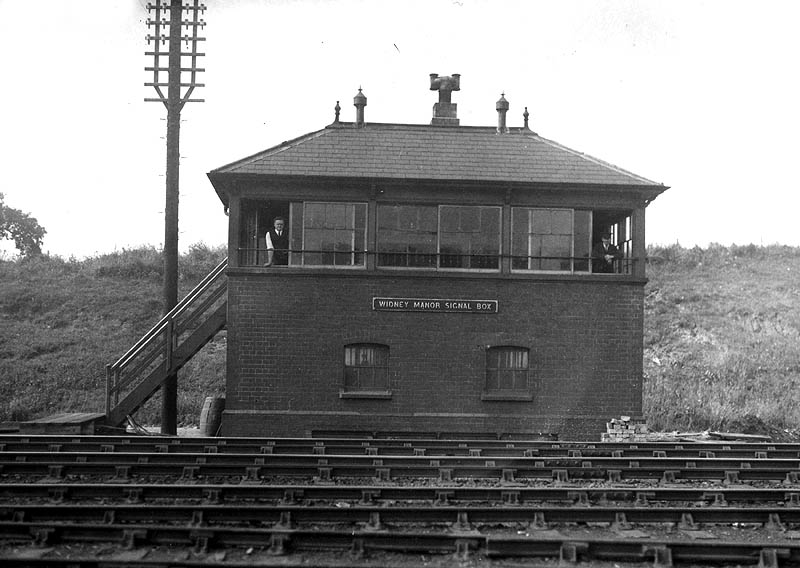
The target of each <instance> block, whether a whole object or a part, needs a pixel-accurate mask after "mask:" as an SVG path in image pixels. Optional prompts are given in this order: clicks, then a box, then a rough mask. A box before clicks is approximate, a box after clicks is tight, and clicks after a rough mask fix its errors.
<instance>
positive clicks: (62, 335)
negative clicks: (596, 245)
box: [0, 244, 800, 433]
mask: <svg viewBox="0 0 800 568" xmlns="http://www.w3.org/2000/svg"><path fill="white" fill-rule="evenodd" d="M224 255H225V250H224V249H223V248H222V247H217V248H209V247H207V246H205V245H202V244H199V245H195V246H193V247H192V248H191V250H190V251H189V252H188V253H187V254H185V255H183V256H182V257H181V259H180V262H179V268H180V273H181V274H180V276H181V279H180V289H181V294H184V293H186V292H187V291H188V290H189V289H191V288H192V286H194V284H196V283H197V282H198V281H199V280H200V279H201V278H202V277H203V276H205V275H206V274H208V272H210V271H211V269H212V268H213V267H214V266H215V265H216V264H217V263H218V262H219V261H220V260H222V258H223V257H224ZM648 256H649V259H650V260H649V262H648V277H649V279H650V281H649V283H648V284H647V286H646V287H645V319H644V326H645V336H644V414H645V418H646V419H647V422H648V424H649V425H650V427H651V428H652V429H656V430H681V431H693V430H705V429H720V430H728V429H729V430H734V431H739V432H744V431H750V432H753V433H755V432H758V431H759V430H761V431H764V430H765V429H767V428H768V429H769V431H770V432H769V433H774V432H775V431H776V430H778V431H783V430H787V429H788V430H797V429H800V341H799V339H800V249H799V248H791V247H782V246H777V245H775V246H768V247H760V246H755V245H747V246H731V247H724V246H720V245H711V246H709V247H707V248H705V249H701V248H697V247H695V248H692V249H685V248H682V247H680V246H677V245H676V246H671V247H651V248H650V249H649V251H648ZM162 270H163V263H162V258H161V254H160V252H159V251H157V250H155V249H153V248H146V247H145V248H140V249H134V250H123V251H121V252H115V253H112V254H107V255H101V256H98V257H95V258H90V259H87V260H82V261H77V260H74V259H69V260H64V259H61V258H58V257H51V256H40V257H36V258H31V259H27V260H0V326H1V327H0V422H2V421H21V420H27V419H30V418H34V417H38V416H43V415H47V414H51V413H56V412H92V411H96V412H102V411H104V408H103V405H104V400H105V365H106V364H107V363H111V362H113V361H114V360H116V359H117V358H118V357H119V356H120V355H122V354H123V353H125V351H127V350H128V349H129V348H130V346H131V345H132V344H133V343H134V342H135V341H136V340H137V339H138V338H139V337H141V336H142V335H143V334H144V333H145V332H146V331H147V330H149V329H150V328H151V327H152V326H153V324H155V322H156V321H158V319H159V317H160V316H161V314H162ZM224 374H225V335H224V332H223V333H221V334H219V336H218V337H217V338H215V340H214V341H212V342H211V343H209V344H208V345H206V347H204V348H203V349H202V350H201V351H200V352H199V353H198V354H197V355H196V356H195V357H194V358H193V359H192V360H191V361H190V362H189V363H188V364H187V365H186V367H184V368H183V369H182V370H181V372H180V373H179V379H178V381H179V385H180V386H179V389H178V421H179V423H180V424H184V425H188V424H196V423H197V421H198V420H199V416H200V411H201V409H202V405H203V402H204V400H205V397H207V396H212V395H215V394H221V393H223V392H224V388H225V384H224V383H225V378H224ZM160 412H161V410H160V400H159V397H158V395H156V397H154V399H153V400H151V401H150V402H148V403H147V404H146V405H145V406H144V407H143V408H142V409H141V410H140V411H139V412H138V413H137V415H136V419H137V420H138V421H139V422H140V423H147V424H157V423H159V422H160ZM609 418H612V417H609ZM767 425H768V426H767Z"/></svg>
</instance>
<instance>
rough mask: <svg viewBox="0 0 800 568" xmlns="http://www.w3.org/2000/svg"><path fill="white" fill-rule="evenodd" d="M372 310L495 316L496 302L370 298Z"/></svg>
mask: <svg viewBox="0 0 800 568" xmlns="http://www.w3.org/2000/svg"><path fill="white" fill-rule="evenodd" d="M372 309H373V310H375V311H381V312H443V313H469V314H496V313H497V300H451V299H446V298H372Z"/></svg>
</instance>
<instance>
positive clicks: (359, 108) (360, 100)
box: [353, 87, 367, 127]
mask: <svg viewBox="0 0 800 568" xmlns="http://www.w3.org/2000/svg"><path fill="white" fill-rule="evenodd" d="M353 106H354V107H356V126H357V127H361V126H364V107H365V106H367V97H366V96H365V95H364V93H362V92H361V87H359V88H358V94H357V95H356V96H355V97H353Z"/></svg>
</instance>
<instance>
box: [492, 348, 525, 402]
mask: <svg viewBox="0 0 800 568" xmlns="http://www.w3.org/2000/svg"><path fill="white" fill-rule="evenodd" d="M528 355H529V350H528V349H526V348H524V347H508V346H500V347H490V348H489V349H488V350H487V351H486V390H487V391H493V390H500V391H509V390H516V391H525V392H527V391H528Z"/></svg>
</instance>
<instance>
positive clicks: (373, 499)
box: [0, 483, 800, 507]
mask: <svg viewBox="0 0 800 568" xmlns="http://www.w3.org/2000/svg"><path fill="white" fill-rule="evenodd" d="M20 499H23V500H31V499H39V500H42V501H51V502H57V503H60V502H65V501H69V502H78V503H79V502H82V501H95V502H96V501H97V500H100V499H103V500H106V501H108V500H116V501H120V502H132V503H141V502H153V501H164V500H168V499H180V500H182V501H184V502H186V501H189V500H192V501H195V502H206V503H242V502H244V503H246V504H252V503H256V504H257V503H263V502H271V503H284V504H287V503H288V504H291V503H314V502H317V501H323V500H327V501H335V502H345V503H385V504H392V503H394V502H397V501H400V502H405V503H409V502H425V503H432V504H437V505H446V504H454V503H462V504H471V503H486V502H492V503H505V504H509V505H524V504H531V503H572V504H577V505H592V504H597V505H603V504H608V503H627V504H633V503H635V504H636V505H638V506H649V505H654V504H655V505H657V504H669V503H687V504H690V503H691V504H694V505H696V506H704V505H713V506H725V505H735V504H756V505H766V504H772V505H775V506H783V507H800V486H798V487H796V488H794V489H792V488H790V487H783V488H750V487H720V488H713V489H712V488H706V487H630V486H603V487H597V486H592V487H580V486H576V487H553V486H541V487H532V486H506V487H497V486H491V485H485V486H480V485H476V486H463V485H436V486H422V487H421V486H415V485H405V486H404V485H375V484H372V485H331V484H319V485H291V484H269V485H262V484H248V483H243V484H195V483H188V484H172V483H171V484H159V483H139V484H136V483H125V484H119V483H2V484H0V504H2V503H14V502H15V501H16V500H20Z"/></svg>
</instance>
